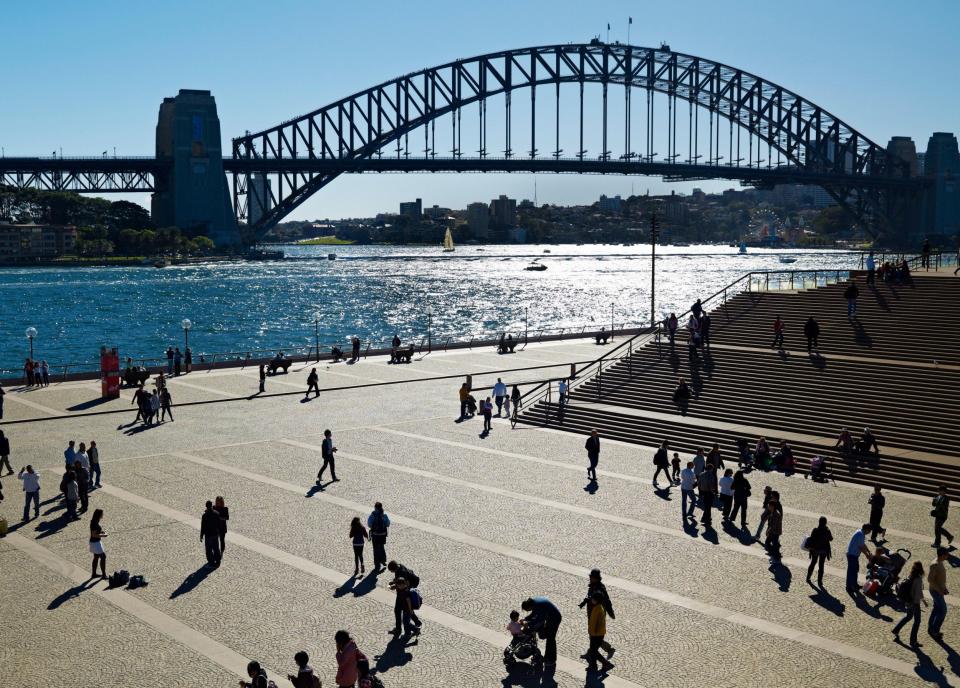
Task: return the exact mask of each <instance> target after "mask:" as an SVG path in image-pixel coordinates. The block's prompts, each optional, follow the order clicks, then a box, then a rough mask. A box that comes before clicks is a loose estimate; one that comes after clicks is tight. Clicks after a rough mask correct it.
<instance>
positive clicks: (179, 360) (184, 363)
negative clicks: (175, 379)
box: [167, 346, 202, 376]
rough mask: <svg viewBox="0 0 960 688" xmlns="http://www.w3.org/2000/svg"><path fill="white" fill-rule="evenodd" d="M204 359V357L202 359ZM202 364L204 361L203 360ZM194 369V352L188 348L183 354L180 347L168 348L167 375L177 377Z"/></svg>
mask: <svg viewBox="0 0 960 688" xmlns="http://www.w3.org/2000/svg"><path fill="white" fill-rule="evenodd" d="M201 359H202V357H201ZM201 362H202V360H201ZM192 369H193V352H192V351H190V347H189V346H188V347H186V348H185V349H184V350H183V351H182V352H181V351H180V347H179V346H177V347H173V346H169V347H167V375H177V376H179V375H180V374H181V373H184V372H187V373H189V372H190V371H191V370H192Z"/></svg>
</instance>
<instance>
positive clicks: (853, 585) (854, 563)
mask: <svg viewBox="0 0 960 688" xmlns="http://www.w3.org/2000/svg"><path fill="white" fill-rule="evenodd" d="M859 574H860V555H859V554H857V555H856V556H854V555H852V554H848V555H847V590H859V588H860V585H859V584H858V583H857V576H858V575H859Z"/></svg>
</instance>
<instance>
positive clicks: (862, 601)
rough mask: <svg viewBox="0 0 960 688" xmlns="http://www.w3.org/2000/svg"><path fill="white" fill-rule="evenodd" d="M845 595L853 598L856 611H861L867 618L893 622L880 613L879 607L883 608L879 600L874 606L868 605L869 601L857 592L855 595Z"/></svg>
mask: <svg viewBox="0 0 960 688" xmlns="http://www.w3.org/2000/svg"><path fill="white" fill-rule="evenodd" d="M847 594H848V595H850V597H852V598H853V602H854V604H856V605H857V609H859V610H860V611H862V612H863V613H864V614H866V615H867V616H870V617H872V618H874V619H879V620H881V621H893V617H891V616H887V615H886V614H884V613H883V612H882V611H880V607H881V606H883V603H882V602H881V601H880V600H878V601H877V603H876V604H875V605H872V604H870V601H869V599H868V598H867V597H864V595H863V593H860V592H858V593H856V594H851V593H849V592H848V593H847Z"/></svg>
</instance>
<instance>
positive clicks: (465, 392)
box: [457, 382, 470, 420]
mask: <svg viewBox="0 0 960 688" xmlns="http://www.w3.org/2000/svg"><path fill="white" fill-rule="evenodd" d="M458 394H459V396H460V418H458V419H457V420H465V419H466V417H467V404H468V402H469V401H470V386H469V385H468V384H467V383H466V382H464V383H463V384H462V385H460V390H459V392H458Z"/></svg>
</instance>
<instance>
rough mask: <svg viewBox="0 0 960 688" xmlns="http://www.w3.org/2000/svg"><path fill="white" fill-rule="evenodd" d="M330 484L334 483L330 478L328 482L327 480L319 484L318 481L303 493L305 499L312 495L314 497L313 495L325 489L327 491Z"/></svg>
mask: <svg viewBox="0 0 960 688" xmlns="http://www.w3.org/2000/svg"><path fill="white" fill-rule="evenodd" d="M328 485H333V481H332V480H328V481H327V482H325V483H320V484H319V485H317V484H316V483H314V484H313V485H311V486H310V489H309V490H307V493H306V494H305V495H303V496H304V498H305V499H309V498H310V497H312V496H313V495H315V494H317V493H318V492H324V491H326V489H327V486H328Z"/></svg>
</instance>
